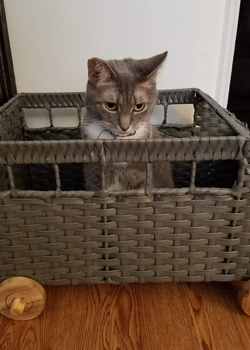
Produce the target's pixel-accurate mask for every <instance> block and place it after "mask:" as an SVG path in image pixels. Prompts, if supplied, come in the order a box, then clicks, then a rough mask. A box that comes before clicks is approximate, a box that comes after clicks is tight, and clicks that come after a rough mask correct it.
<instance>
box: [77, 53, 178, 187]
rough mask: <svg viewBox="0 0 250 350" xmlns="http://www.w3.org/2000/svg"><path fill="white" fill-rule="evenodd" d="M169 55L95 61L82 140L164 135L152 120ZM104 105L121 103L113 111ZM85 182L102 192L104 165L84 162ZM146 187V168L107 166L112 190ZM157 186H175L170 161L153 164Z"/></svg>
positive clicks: (91, 67)
mask: <svg viewBox="0 0 250 350" xmlns="http://www.w3.org/2000/svg"><path fill="white" fill-rule="evenodd" d="M166 56H167V52H164V53H162V54H160V55H157V56H154V57H151V58H148V59H142V60H134V59H124V60H110V61H104V60H101V59H98V58H92V59H90V60H89V61H88V76H89V80H88V84H87V90H86V100H85V102H86V116H85V118H84V127H83V137H85V138H93V139H96V138H99V137H100V138H118V139H119V138H126V139H135V138H136V139H153V138H158V137H162V136H161V135H160V133H159V132H158V130H157V129H156V128H155V127H154V126H153V125H152V124H151V122H150V117H151V116H152V113H153V110H154V107H155V104H156V99H157V89H156V76H157V72H158V69H159V68H160V66H161V65H162V63H163V61H164V60H165V58H166ZM105 102H113V103H116V104H117V111H113V112H110V111H108V110H107V109H106V108H105V105H104V103H105ZM140 103H144V104H145V108H144V110H143V111H142V112H140V113H136V112H135V111H134V106H135V105H136V104H140ZM107 130H108V131H107ZM134 133H135V134H134ZM85 181H86V189H87V190H93V191H96V190H98V189H100V188H101V178H100V168H99V165H97V164H90V163H89V164H85ZM145 185H146V164H143V163H110V164H108V165H107V166H106V167H105V187H106V189H107V190H110V191H112V190H126V189H137V188H142V187H144V186H145ZM153 186H154V187H156V188H172V187H174V183H173V179H172V174H171V166H170V164H169V163H168V162H157V163H154V164H153Z"/></svg>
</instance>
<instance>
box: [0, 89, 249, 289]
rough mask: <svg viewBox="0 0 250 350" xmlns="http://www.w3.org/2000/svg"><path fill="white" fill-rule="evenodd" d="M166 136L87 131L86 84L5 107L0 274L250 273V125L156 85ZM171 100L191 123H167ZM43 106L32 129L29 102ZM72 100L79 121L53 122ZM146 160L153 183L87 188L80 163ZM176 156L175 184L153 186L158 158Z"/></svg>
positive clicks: (86, 277) (84, 279) (194, 95)
mask: <svg viewBox="0 0 250 350" xmlns="http://www.w3.org/2000/svg"><path fill="white" fill-rule="evenodd" d="M158 102H159V104H162V105H163V107H164V116H163V119H164V120H163V124H162V125H161V126H159V127H160V129H161V130H162V133H163V134H164V136H165V137H164V138H163V139H155V140H131V141H128V140H94V141H93V140H81V139H80V126H81V120H82V118H81V115H82V110H83V107H84V93H61V94H54V93H53V94H49V93H48V94H19V95H17V96H16V97H14V98H13V99H12V100H10V101H9V102H8V103H7V104H6V105H5V106H3V107H2V108H1V109H0V123H1V128H0V130H1V131H0V137H1V141H0V167H1V174H0V180H1V181H0V190H1V192H0V201H1V203H0V281H2V280H4V279H6V278H8V277H13V276H27V277H30V278H33V279H35V280H37V281H39V282H40V283H42V284H47V285H65V284H79V283H125V282H172V281H175V282H179V281H183V282H200V281H233V280H241V279H245V278H248V277H249V273H250V262H249V257H250V243H249V241H250V216H249V213H250V204H249V200H250V193H249V185H250V173H249V169H250V166H249V164H248V159H249V158H250V153H249V152H250V143H249V140H250V132H249V130H248V129H247V127H246V126H244V125H243V124H242V123H240V122H239V121H238V120H237V119H236V118H235V117H234V116H233V115H232V114H231V113H230V112H228V111H227V110H225V109H223V108H221V107H220V106H219V105H218V104H217V103H216V102H215V101H214V100H213V99H211V98H210V97H209V96H208V95H206V94H205V93H203V92H202V91H200V90H197V89H187V90H168V91H160V92H159V101H158ZM171 104H192V105H193V106H194V110H195V112H194V124H193V125H189V126H182V127H180V126H174V125H171V126H169V125H167V124H166V120H167V111H168V106H169V105H171ZM27 108H28V109H36V108H45V109H46V110H47V111H48V112H49V116H50V126H49V127H47V128H41V129H30V128H28V127H27V125H26V124H25V119H24V112H23V111H24V109H27ZM54 108H76V110H77V113H78V117H79V126H78V127H76V128H56V127H54V126H53V109H54ZM125 161H126V162H143V163H145V168H146V171H147V186H146V187H145V189H140V190H128V191H120V192H119V191H114V192H112V193H109V192H108V191H106V190H105V178H104V176H102V180H103V181H102V186H103V188H102V190H100V191H96V192H88V191H86V190H85V188H84V163H88V162H96V163H99V164H100V171H101V174H103V171H102V170H103V167H104V166H105V164H106V163H107V162H125ZM157 161H170V162H171V165H172V168H173V176H174V181H175V188H173V189H167V188H152V187H151V173H152V172H151V167H152V163H153V162H157Z"/></svg>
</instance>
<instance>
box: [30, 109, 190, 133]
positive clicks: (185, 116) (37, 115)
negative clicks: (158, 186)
mask: <svg viewBox="0 0 250 350" xmlns="http://www.w3.org/2000/svg"><path fill="white" fill-rule="evenodd" d="M23 111H24V116H25V121H26V124H27V126H28V127H29V128H31V129H34V128H44V127H49V126H50V120H49V112H48V110H47V109H45V108H37V109H27V108H25V109H24V110H23ZM84 113H85V108H83V109H82V117H83V116H84ZM193 115H194V107H193V105H170V106H169V107H168V113H167V124H192V123H193ZM52 117H53V125H54V126H55V127H76V126H77V125H78V115H77V109H76V108H52ZM163 118H164V108H163V106H162V105H158V106H156V107H155V110H154V114H153V116H152V118H151V121H152V123H153V124H161V123H162V121H163Z"/></svg>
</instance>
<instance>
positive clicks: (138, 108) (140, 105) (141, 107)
mask: <svg viewBox="0 0 250 350" xmlns="http://www.w3.org/2000/svg"><path fill="white" fill-rule="evenodd" d="M144 108H145V103H137V104H136V105H135V106H134V110H135V111H136V112H141V111H143V110H144Z"/></svg>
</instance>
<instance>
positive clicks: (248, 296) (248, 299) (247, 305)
mask: <svg viewBox="0 0 250 350" xmlns="http://www.w3.org/2000/svg"><path fill="white" fill-rule="evenodd" d="M238 298H239V302H240V305H241V307H242V310H243V311H244V312H245V313H246V314H247V315H248V316H250V281H248V282H246V283H245V284H244V285H243V287H242V288H241V289H240V291H239V295H238Z"/></svg>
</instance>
